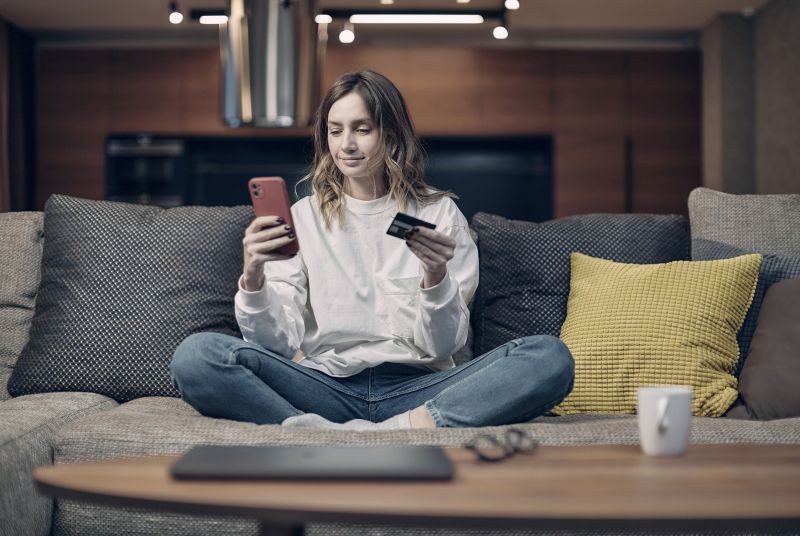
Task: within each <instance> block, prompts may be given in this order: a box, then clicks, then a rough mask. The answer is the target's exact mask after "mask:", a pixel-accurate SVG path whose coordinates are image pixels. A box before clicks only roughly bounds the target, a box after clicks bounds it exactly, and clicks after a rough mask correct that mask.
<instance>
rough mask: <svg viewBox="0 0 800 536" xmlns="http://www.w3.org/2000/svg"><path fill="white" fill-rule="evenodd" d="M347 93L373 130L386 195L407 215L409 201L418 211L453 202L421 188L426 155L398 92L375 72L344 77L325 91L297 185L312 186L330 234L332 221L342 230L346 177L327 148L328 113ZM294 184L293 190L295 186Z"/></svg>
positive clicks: (445, 194) (441, 193) (445, 193)
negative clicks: (309, 158) (310, 154)
mask: <svg viewBox="0 0 800 536" xmlns="http://www.w3.org/2000/svg"><path fill="white" fill-rule="evenodd" d="M350 93H357V94H358V95H360V96H361V98H362V99H364V103H365V104H366V106H367V110H368V111H369V113H370V116H371V118H372V120H373V121H375V123H376V124H377V126H378V128H379V130H380V133H381V138H382V140H383V144H384V151H383V164H384V166H383V169H384V171H383V182H384V186H385V187H386V190H387V191H388V193H389V195H390V196H391V197H392V198H394V199H395V200H396V201H397V204H398V206H399V208H400V210H401V211H406V209H407V207H408V204H409V202H410V201H414V202H416V203H417V204H418V205H425V204H428V203H433V202H435V201H437V200H439V199H441V198H443V197H456V196H455V195H454V194H453V193H452V192H448V191H444V190H438V189H435V188H432V187H431V186H430V185H428V184H427V183H426V182H425V155H424V152H423V150H422V147H421V146H420V143H419V139H418V138H417V136H416V134H415V133H414V125H413V123H412V122H411V117H410V116H409V114H408V110H407V108H406V103H405V100H404V99H403V96H402V95H401V94H400V91H398V89H397V87H395V85H394V84H393V83H392V82H391V81H390V80H389V79H388V78H386V77H385V76H383V75H382V74H380V73H376V72H375V71H370V70H363V71H356V72H349V73H345V74H343V75H342V76H340V77H339V78H338V79H337V80H336V81H335V82H334V83H333V85H332V86H331V88H330V89H329V90H328V92H327V94H326V95H325V97H324V98H323V99H322V103H321V104H320V106H319V108H318V109H317V113H316V116H315V118H314V161H313V163H312V165H311V171H310V172H309V173H308V174H307V175H306V176H305V177H303V178H302V179H301V180H300V181H299V183H302V182H305V181H311V191H312V193H314V194H316V196H317V201H318V204H319V209H320V212H321V213H322V218H323V220H324V221H325V226H326V228H327V229H328V230H329V231H330V229H331V225H332V221H333V218H334V217H336V218H337V219H338V220H339V225H340V226H343V225H344V194H345V193H346V189H347V181H346V180H345V176H344V175H343V174H342V172H341V171H339V168H338V167H336V162H335V161H334V159H333V157H332V156H331V153H330V149H329V148H328V113H329V112H330V109H331V106H333V103H334V102H336V101H337V100H339V99H341V98H342V97H344V96H345V95H348V94H350ZM299 183H298V185H299Z"/></svg>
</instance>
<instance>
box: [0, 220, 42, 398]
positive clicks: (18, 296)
mask: <svg viewBox="0 0 800 536" xmlns="http://www.w3.org/2000/svg"><path fill="white" fill-rule="evenodd" d="M0 262H1V263H2V266H3V276H2V277H0V400H5V399H7V398H8V397H9V395H8V391H7V390H6V387H7V384H8V378H9V377H10V376H11V371H12V370H13V369H14V364H15V363H16V362H17V359H18V358H19V354H20V352H22V349H23V348H24V347H25V343H26V342H28V331H29V329H30V327H31V319H32V318H33V307H34V304H35V302H36V289H38V288H39V270H40V266H41V263H42V214H41V213H39V212H8V213H4V214H0Z"/></svg>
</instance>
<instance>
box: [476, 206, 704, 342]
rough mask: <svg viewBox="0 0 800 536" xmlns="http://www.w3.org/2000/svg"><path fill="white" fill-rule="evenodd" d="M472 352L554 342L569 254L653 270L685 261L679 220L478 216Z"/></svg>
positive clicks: (684, 229)
mask: <svg viewBox="0 0 800 536" xmlns="http://www.w3.org/2000/svg"><path fill="white" fill-rule="evenodd" d="M472 226H473V228H474V229H475V230H476V231H477V232H478V236H479V238H480V239H479V242H478V247H479V253H480V274H481V277H480V284H479V286H478V292H477V296H476V298H475V313H474V315H473V327H474V331H475V345H474V349H475V354H476V355H480V354H483V353H485V352H488V351H489V350H492V349H493V348H495V347H497V346H499V345H501V344H503V343H505V342H507V341H510V340H512V339H516V338H518V337H523V336H526V335H535V334H547V335H554V336H558V335H559V333H560V331H561V324H563V323H564V319H565V318H566V314H567V296H568V294H569V280H570V278H569V267H570V253H572V252H573V251H578V252H581V253H585V254H587V255H591V256H593V257H601V258H604V259H609V260H613V261H617V262H627V263H638V264H651V263H661V262H669V261H674V260H685V259H688V256H689V233H688V222H687V221H686V218H684V217H683V216H677V215H650V214H588V215H583V216H571V217H567V218H561V219H556V220H551V221H547V222H544V223H532V222H526V221H514V220H508V219H505V218H502V217H500V216H494V215H491V214H485V213H482V212H479V213H478V214H476V215H475V216H474V217H473V218H472Z"/></svg>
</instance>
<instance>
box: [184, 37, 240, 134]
mask: <svg viewBox="0 0 800 536" xmlns="http://www.w3.org/2000/svg"><path fill="white" fill-rule="evenodd" d="M180 69H181V71H182V72H181V96H182V99H181V105H180V110H181V119H180V123H181V125H182V128H183V129H184V130H185V131H186V132H197V133H200V132H207V133H212V134H223V133H225V131H226V130H230V129H229V128H228V127H227V126H226V125H225V122H224V121H223V120H222V65H221V61H220V55H219V50H217V49H216V48H199V49H189V50H186V51H185V52H184V54H182V58H181V65H180Z"/></svg>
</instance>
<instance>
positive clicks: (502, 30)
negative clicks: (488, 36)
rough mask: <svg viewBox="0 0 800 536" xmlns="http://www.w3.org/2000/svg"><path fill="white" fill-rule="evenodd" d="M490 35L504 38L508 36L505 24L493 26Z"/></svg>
mask: <svg viewBox="0 0 800 536" xmlns="http://www.w3.org/2000/svg"><path fill="white" fill-rule="evenodd" d="M492 35H493V36H494V38H495V39H506V38H507V37H508V30H507V29H506V27H505V26H495V28H494V30H492Z"/></svg>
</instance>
